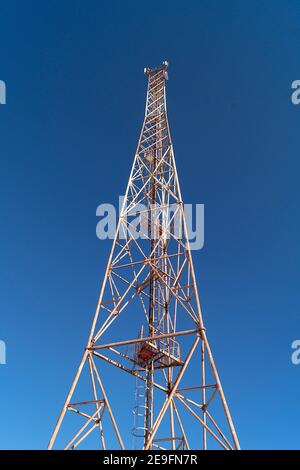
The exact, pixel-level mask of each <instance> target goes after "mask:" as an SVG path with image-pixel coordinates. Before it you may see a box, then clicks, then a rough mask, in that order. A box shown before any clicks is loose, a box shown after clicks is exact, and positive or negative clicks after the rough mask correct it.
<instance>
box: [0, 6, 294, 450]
mask: <svg viewBox="0 0 300 470" xmlns="http://www.w3.org/2000/svg"><path fill="white" fill-rule="evenodd" d="M299 22H300V6H299V2H297V1H290V0H289V1H284V0H282V1H276V0H274V1H272V2H270V1H265V0H263V1H256V0H252V1H244V2H240V1H233V0H230V1H227V2H224V1H221V0H220V1H217V0H212V1H211V0H210V1H208V0H207V1H204V0H201V1H188V2H185V3H182V2H178V1H177V0H173V1H160V2H156V1H155V0H154V1H153V2H151V8H149V3H148V2H137V1H126V2H121V1H113V2H96V1H91V0H88V1H86V2H79V1H69V0H66V1H64V2H59V1H57V0H53V1H51V2H38V1H27V2H24V3H21V2H16V1H14V0H12V1H11V2H2V4H1V17H0V79H1V80H4V81H5V82H6V85H7V104H6V105H5V106H0V163H1V170H0V195H1V199H0V201H1V225H0V253H1V265H0V266H1V269H0V276H1V278H0V289H1V295H0V306H1V322H0V339H1V340H4V341H5V342H6V345H7V365H5V366H0V416H1V426H0V448H8V449H12V448H21V449H22V448H23V449H28V448H45V446H46V445H47V442H48V438H49V436H50V433H51V430H52V428H53V425H54V423H55V420H56V418H57V415H58V411H59V408H60V406H61V405H62V402H63V400H64V398H65V395H66V392H67V388H68V386H69V384H70V382H71V380H72V378H73V375H74V372H75V369H76V367H77V365H78V362H79V360H80V357H81V351H82V346H83V345H84V344H85V342H86V339H87V334H88V330H89V327H90V324H91V319H92V315H93V312H94V308H95V305H96V301H97V296H98V290H99V286H100V282H101V277H102V275H103V271H104V268H105V264H106V260H107V256H108V252H109V247H110V242H108V241H105V242H103V241H100V240H98V239H97V238H96V233H95V229H96V223H97V218H96V214H95V212H96V207H97V206H98V205H99V204H100V203H101V202H111V203H117V201H118V196H119V194H123V193H124V190H125V186H126V181H127V178H128V175H129V170H130V166H131V162H132V157H133V154H134V150H135V146H136V142H137V139H138V136H139V132H140V127H141V124H142V119H143V113H144V102H145V91H146V80H145V77H144V76H143V68H144V67H145V66H155V65H158V64H160V63H161V62H162V60H164V59H167V60H169V62H170V69H169V77H170V80H169V82H168V84H167V100H168V111H169V121H170V126H171V132H172V136H173V143H174V147H175V156H176V161H177V166H178V171H179V177H180V182H181V187H182V192H183V197H184V199H185V201H186V202H189V203H204V204H205V246H204V248H203V249H202V250H201V251H199V252H195V253H194V262H195V266H196V273H197V276H198V281H199V290H200V297H201V302H202V307H203V314H204V319H205V323H206V326H207V329H208V332H209V338H210V341H211V344H212V347H213V351H214V355H215V359H216V362H217V365H218V368H219V371H220V375H221V379H222V382H223V386H224V389H225V392H226V396H227V399H228V402H229V405H230V408H231V412H232V415H233V418H234V421H235V424H236V428H237V432H238V434H239V438H240V442H241V446H242V447H243V448H249V449H252V448H270V449H271V448H272V449H276V448H285V449H292V448H298V447H299V426H298V423H299V419H300V399H299V396H300V395H299V387H300V366H298V367H297V366H295V365H293V364H292V363H291V360H290V357H291V352H292V351H291V343H292V341H293V340H295V339H299V337H300V324H299V323H300V322H299V286H298V284H299V281H298V279H299V242H298V238H299V208H298V205H299V169H300V165H299V139H298V135H299V123H300V106H299V107H298V106H294V105H293V104H292V103H291V100H290V94H291V89H290V87H291V83H292V81H293V80H296V79H299V78H300V63H299V46H300V27H299ZM116 393H117V392H116Z"/></svg>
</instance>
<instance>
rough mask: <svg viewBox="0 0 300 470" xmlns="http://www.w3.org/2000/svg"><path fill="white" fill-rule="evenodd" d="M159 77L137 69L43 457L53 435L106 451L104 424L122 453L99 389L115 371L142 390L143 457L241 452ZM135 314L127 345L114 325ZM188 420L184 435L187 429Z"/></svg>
mask: <svg viewBox="0 0 300 470" xmlns="http://www.w3.org/2000/svg"><path fill="white" fill-rule="evenodd" d="M167 67H168V64H167V63H166V62H164V63H163V65H162V66H161V67H158V68H156V69H145V74H146V75H147V77H148V90H147V100H146V112H145V119H144V123H143V127H142V131H141V135H140V138H139V142H138V146H137V150H136V153H135V157H134V161H133V165H132V169H131V173H130V177H129V181H128V185H127V189H126V193H125V198H124V201H123V207H122V210H121V213H120V217H119V221H118V226H117V230H116V234H115V238H114V240H113V243H112V248H111V252H110V255H109V259H108V263H107V267H106V271H105V275H104V280H103V283H102V287H101V290H100V295H99V300H98V303H97V307H96V312H95V315H94V320H93V322H92V327H91V330H90V334H89V339H88V342H87V345H86V347H85V348H84V352H83V357H82V360H81V362H80V365H79V368H78V370H77V373H76V375H75V378H74V380H73V383H72V385H71V388H70V390H69V393H68V395H67V398H66V401H65V403H64V405H63V408H62V411H61V414H60V416H59V419H58V421H57V424H56V426H55V429H54V431H53V434H52V436H51V439H50V442H49V445H48V449H52V448H53V447H54V444H55V443H56V438H57V435H58V433H59V431H60V434H62V438H63V440H64V444H63V448H65V449H75V448H77V447H78V446H79V445H80V444H81V443H83V441H85V440H87V438H88V436H90V435H91V434H92V433H95V432H97V433H98V440H97V442H98V448H102V449H106V448H111V444H110V443H109V440H108V441H107V436H106V434H105V429H104V424H103V423H104V417H105V416H106V415H107V416H108V418H109V420H110V422H111V426H112V429H113V433H114V434H115V437H116V439H117V442H118V445H119V447H120V448H121V449H124V448H125V444H124V442H125V441H124V440H123V438H122V436H121V433H120V427H119V424H118V415H119V412H120V409H118V407H114V410H113V407H112V406H111V404H110V401H109V398H108V395H107V393H106V389H107V390H109V389H110V390H113V389H115V388H116V384H115V383H109V384H108V385H107V387H106V389H105V388H104V386H103V383H102V380H101V378H100V372H101V365H102V364H103V363H106V364H107V365H108V366H109V367H111V368H115V369H119V370H120V381H122V373H121V371H123V372H126V373H127V374H130V375H132V376H133V377H134V378H135V380H136V381H137V382H138V384H139V385H138V391H139V390H142V392H139V394H138V396H139V397H142V403H140V404H139V405H138V407H137V408H136V415H137V417H138V418H139V419H140V420H141V424H140V425H139V426H138V425H137V426H136V427H135V429H134V433H135V435H136V437H137V438H138V443H139V444H140V447H141V448H142V449H145V450H147V449H153V450H155V449H173V450H175V449H189V448H190V447H191V445H190V434H191V433H192V436H193V438H194V437H195V435H196V437H197V442H198V444H197V448H203V449H207V448H208V447H209V445H208V444H211V446H212V447H213V448H215V447H220V448H223V449H228V450H230V449H239V442H238V438H237V435H236V432H235V429H234V425H233V422H232V419H231V415H230V412H229V408H228V405H227V403H226V400H225V395H224V392H223V388H222V385H221V382H220V378H219V375H218V372H217V369H216V366H215V362H214V359H213V355H212V352H211V348H210V345H209V342H208V339H207V335H206V329H205V326H204V323H203V318H202V313H201V308H200V302H199V295H198V289H197V284H196V278H195V271H194V266H193V260H192V254H191V250H190V247H189V241H188V233H187V224H186V220H185V215H184V205H183V201H182V196H181V192H180V187H179V182H178V175H177V170H176V164H175V159H174V153H173V146H172V141H171V137H170V131H169V124H168V118H167V109H166V95H165V83H166V80H167V78H168V76H167ZM137 234H138V236H137ZM133 310H134V312H137V313H138V316H135V317H134V318H139V320H138V321H137V323H136V330H137V331H138V330H139V329H140V330H141V331H142V333H141V332H140V333H139V334H137V335H136V337H134V338H132V339H129V338H128V336H127V334H126V328H124V322H123V323H122V325H123V326H122V331H121V330H120V329H118V324H120V321H121V319H125V318H127V321H130V319H131V318H132V312H133ZM134 321H136V320H134ZM125 325H126V323H125ZM113 326H115V327H116V328H115V329H113ZM116 331H118V335H117V338H119V337H120V332H122V333H123V336H124V339H123V340H120V339H115V337H116V336H114V335H115V332H116ZM103 337H105V338H109V341H106V342H105V340H104V339H103ZM193 361H194V363H193V366H192V362H193ZM190 368H192V369H191V370H190V372H189V369H190ZM84 369H86V370H87V373H88V376H89V385H87V384H85V386H84V392H83V400H82V401H80V402H76V403H74V402H72V400H73V396H74V394H75V392H76V390H77V388H78V387H79V384H80V381H81V378H82V374H83V371H84ZM195 371H197V372H196V373H195ZM198 371H199V373H198ZM184 380H185V386H183V385H182V383H183V381H184ZM120 383H122V382H120ZM158 395H160V398H159V399H157V398H156V397H157V396H158ZM129 399H130V397H129ZM73 401H74V400H73ZM217 401H218V405H217V407H216V410H215V411H214V404H215V403H216V402H217ZM155 404H156V405H155ZM123 411H124V410H123ZM70 414H73V415H74V414H75V415H77V416H78V426H77V427H76V426H75V427H76V429H75V431H72V433H71V431H70V429H69V428H67V430H66V431H65V430H63V429H60V428H61V426H62V424H63V423H64V421H65V420H67V418H68V416H69V415H70ZM187 416H189V418H188V419H189V421H188V422H189V423H190V420H192V421H193V425H192V426H191V425H190V424H188V425H187V426H186V424H185V420H186V417H187ZM79 419H80V421H79ZM223 426H224V427H225V429H223ZM128 433H130V426H129V425H128ZM110 436H111V434H109V436H108V437H109V438H110ZM198 436H199V439H198ZM126 437H128V436H126ZM194 445H195V444H194Z"/></svg>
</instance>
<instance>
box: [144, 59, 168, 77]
mask: <svg viewBox="0 0 300 470" xmlns="http://www.w3.org/2000/svg"><path fill="white" fill-rule="evenodd" d="M168 67H169V62H168V61H166V60H164V61H163V63H162V65H161V66H159V67H155V68H153V69H151V68H150V67H145V68H144V74H145V75H148V76H151V75H153V74H155V73H156V72H160V71H163V72H164V78H165V79H166V80H168V72H167V69H168Z"/></svg>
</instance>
